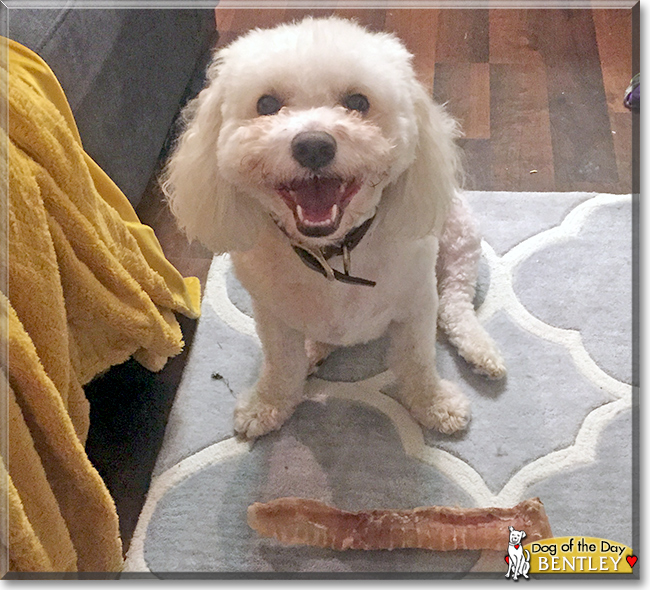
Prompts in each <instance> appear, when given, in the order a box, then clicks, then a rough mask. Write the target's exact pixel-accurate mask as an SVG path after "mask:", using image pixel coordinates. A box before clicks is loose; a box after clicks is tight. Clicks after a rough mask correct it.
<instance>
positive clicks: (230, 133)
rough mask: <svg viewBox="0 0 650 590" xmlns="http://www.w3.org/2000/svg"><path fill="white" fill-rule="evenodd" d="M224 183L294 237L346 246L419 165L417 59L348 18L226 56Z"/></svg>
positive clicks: (263, 36)
mask: <svg viewBox="0 0 650 590" xmlns="http://www.w3.org/2000/svg"><path fill="white" fill-rule="evenodd" d="M216 64H217V65H216V66H215V69H216V70H217V71H218V84H219V86H220V89H221V93H222V95H221V117H222V119H223V122H222V125H221V128H220V131H219V135H218V138H217V143H216V152H217V158H216V160H217V162H218V166H219V172H220V174H221V176H222V177H223V178H224V179H225V180H226V181H227V182H229V183H231V184H232V185H233V186H234V187H236V189H238V190H239V191H241V192H243V193H247V194H248V195H252V196H253V197H254V198H256V199H257V200H258V201H259V203H260V204H261V206H262V208H263V209H264V210H265V211H267V212H268V213H269V214H270V215H271V217H272V218H273V219H274V220H275V221H276V222H277V223H278V224H279V225H281V227H282V228H283V229H284V230H285V232H286V233H288V234H289V235H290V236H291V237H292V238H294V239H296V240H299V241H301V242H309V241H312V242H315V243H321V244H322V243H324V242H327V241H336V240H338V239H340V238H341V237H342V236H344V235H345V234H346V233H347V232H348V231H349V230H350V229H351V228H353V227H355V226H357V225H359V224H360V223H361V222H362V221H364V220H365V219H367V218H369V217H371V216H372V215H373V214H374V212H375V210H376V208H377V205H378V203H379V200H380V198H381V194H382V190H383V189H384V187H385V186H386V185H387V184H388V183H390V182H393V181H394V180H395V179H396V178H397V177H398V176H399V175H400V174H401V173H402V172H403V171H404V170H405V169H406V168H407V167H408V166H409V164H410V163H411V161H412V160H413V158H414V150H415V144H416V142H417V125H416V123H415V119H416V118H415V114H414V99H413V96H412V92H411V86H412V84H411V78H412V77H413V72H412V70H411V67H410V55H409V54H408V52H407V51H406V50H405V49H404V47H403V46H402V45H401V44H400V43H399V42H398V41H397V40H396V39H394V38H393V37H390V36H388V35H377V34H371V33H368V32H367V31H365V30H364V29H361V28H360V27H358V26H357V25H355V24H353V23H351V22H348V21H344V20H338V19H329V20H312V19H307V20H305V21H303V22H302V23H300V24H297V25H284V26H281V27H279V28H276V29H272V30H265V31H253V32H252V33H249V34H248V35H246V36H245V37H243V38H241V39H239V40H238V41H236V42H235V43H233V44H232V45H231V46H230V47H228V48H227V49H225V50H224V51H222V52H221V54H220V55H219V56H218V59H217V62H216Z"/></svg>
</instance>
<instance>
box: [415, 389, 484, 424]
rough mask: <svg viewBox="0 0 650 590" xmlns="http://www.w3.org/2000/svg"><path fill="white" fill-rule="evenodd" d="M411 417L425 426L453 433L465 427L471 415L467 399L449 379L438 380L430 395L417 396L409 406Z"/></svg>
mask: <svg viewBox="0 0 650 590" xmlns="http://www.w3.org/2000/svg"><path fill="white" fill-rule="evenodd" d="M409 411H410V412H411V414H412V415H413V417H414V418H415V419H416V420H417V421H418V422H419V423H420V424H422V425H423V426H425V427H426V428H435V429H436V430H439V431H440V432H442V433H444V434H453V433H454V432H458V431H459V430H463V429H464V428H466V427H467V424H468V423H469V419H470V416H471V412H470V406H469V400H468V399H467V397H465V394H464V393H463V392H462V391H461V390H460V388H459V387H458V386H457V385H455V384H454V383H452V382H451V381H446V380H444V379H443V380H440V381H439V382H438V384H437V387H436V389H435V391H434V393H433V395H432V396H430V397H426V398H425V397H419V398H417V399H416V400H415V401H414V402H413V403H411V405H410V407H409Z"/></svg>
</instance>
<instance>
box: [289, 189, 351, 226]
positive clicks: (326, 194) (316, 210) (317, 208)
mask: <svg viewBox="0 0 650 590" xmlns="http://www.w3.org/2000/svg"><path fill="white" fill-rule="evenodd" d="M340 189H341V182H340V181H338V180H334V179H331V178H314V179H312V180H306V181H304V182H301V183H299V184H298V185H296V186H295V189H294V190H295V193H294V195H295V196H294V198H295V201H296V204H297V205H300V207H301V209H302V215H303V216H304V217H305V218H306V219H308V220H309V221H313V222H319V221H325V220H327V219H329V218H330V217H331V215H332V207H333V206H334V205H337V204H338V203H339V198H340V196H341V190H340Z"/></svg>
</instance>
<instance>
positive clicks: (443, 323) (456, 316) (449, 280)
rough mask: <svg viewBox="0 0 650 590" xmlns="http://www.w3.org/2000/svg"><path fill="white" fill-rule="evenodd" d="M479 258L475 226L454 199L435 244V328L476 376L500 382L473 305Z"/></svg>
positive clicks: (493, 350)
mask: <svg viewBox="0 0 650 590" xmlns="http://www.w3.org/2000/svg"><path fill="white" fill-rule="evenodd" d="M480 258H481V237H480V234H479V230H478V226H477V224H476V222H475V221H474V219H473V217H472V214H471V212H470V211H469V209H468V207H467V205H466V204H465V201H464V199H463V198H462V196H460V195H458V196H457V197H456V199H455V200H454V203H453V206H452V209H451V211H450V213H449V216H448V218H447V220H446V222H445V226H444V228H443V234H442V236H441V238H440V243H439V254H438V262H437V276H438V294H439V308H438V325H439V326H440V328H441V329H442V330H443V331H444V332H445V334H447V337H448V338H449V341H450V342H451V343H452V344H453V345H454V346H455V347H456V348H457V349H458V353H459V354H460V356H462V357H463V358H464V359H465V360H466V361H467V362H469V363H470V364H472V365H473V366H474V370H475V371H476V372H477V373H481V374H483V375H487V376H488V377H491V378H493V379H500V378H502V377H504V376H505V374H506V368H505V364H504V362H503V358H502V356H501V353H500V352H499V349H498V348H497V346H496V344H495V343H494V341H493V340H492V338H491V337H490V335H489V334H488V333H487V332H486V331H485V328H483V326H482V325H481V324H480V322H479V321H478V318H477V317H476V312H475V310H474V305H473V299H474V294H475V289H476V280H477V278H478V263H479V260H480Z"/></svg>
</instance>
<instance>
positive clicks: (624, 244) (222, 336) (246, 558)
mask: <svg viewBox="0 0 650 590" xmlns="http://www.w3.org/2000/svg"><path fill="white" fill-rule="evenodd" d="M468 199H469V203H470V205H471V206H472V208H473V210H474V211H475V214H476V216H477V217H478V219H479V221H480V223H481V227H482V231H483V236H484V245H483V252H484V256H483V261H482V272H481V278H480V285H479V292H478V294H477V305H478V314H479V317H480V319H481V321H482V322H483V323H484V325H485V326H486V327H487V329H488V331H489V332H490V333H491V334H492V336H493V337H494V338H495V340H496V341H497V342H498V344H499V346H500V347H501V350H502V352H503V354H504V356H505V359H506V363H507V366H508V371H509V372H508V376H507V378H506V379H505V380H504V381H502V382H492V381H487V380H485V379H483V378H481V377H479V376H477V375H475V374H473V373H472V372H471V370H470V369H469V368H468V366H467V365H466V364H465V363H464V361H463V360H462V359H460V358H459V357H458V356H457V355H456V353H455V352H454V351H453V349H451V348H450V347H448V346H447V345H446V344H445V343H444V342H440V343H439V344H438V347H439V351H438V352H439V355H438V356H439V360H438V365H439V369H440V372H441V374H442V376H443V377H445V378H448V379H453V380H454V381H456V382H458V383H460V384H461V387H462V388H463V389H464V390H465V391H466V392H467V394H468V396H469V397H470V399H471V402H472V421H471V423H470V426H469V429H468V430H467V431H466V432H465V433H463V434H460V435H455V436H445V435H442V434H439V433H435V432H427V431H423V430H422V429H421V428H420V427H419V426H418V424H417V423H415V422H414V421H413V420H412V419H411V417H410V415H409V414H408V413H407V412H406V411H405V410H404V409H403V408H402V407H401V406H400V405H399V404H397V403H396V402H395V401H394V400H393V399H392V398H391V397H390V395H387V394H386V393H385V392H388V393H390V388H391V375H390V373H389V372H388V371H385V364H384V354H385V349H386V343H385V342H384V340H382V339H380V340H378V341H376V342H373V343H370V344H368V345H365V346H359V347H354V348H351V349H341V350H338V351H336V352H335V353H334V354H333V355H332V356H331V357H330V358H329V359H328V360H327V361H326V362H325V364H324V365H323V366H322V367H321V368H320V370H319V372H318V375H317V377H313V378H311V379H310V381H309V386H308V390H309V399H308V400H307V401H305V402H304V403H303V404H301V405H300V406H299V408H298V409H297V411H296V412H295V414H294V416H293V417H292V418H291V419H290V420H289V421H288V423H287V424H286V425H285V426H283V428H282V429H281V430H280V431H278V432H275V433H272V434H270V435H267V436H265V437H262V438H261V439H259V440H258V441H256V442H255V443H254V444H253V445H250V444H249V443H244V442H238V441H237V440H236V439H235V438H233V427H232V411H233V407H234V403H235V396H236V395H237V394H238V393H240V392H241V391H242V390H244V389H246V388H248V387H250V386H251V385H252V384H253V383H254V382H255V380H256V376H257V373H258V370H259V367H260V363H261V351H260V347H259V343H258V339H257V336H256V334H255V328H254V324H253V321H252V319H251V317H250V302H249V300H248V297H247V294H246V293H245V291H244V290H243V289H242V288H241V286H240V285H239V284H238V282H237V280H236V279H235V278H234V276H233V275H232V272H231V268H230V263H229V259H228V257H227V256H226V257H218V258H215V260H214V262H213V264H212V267H211V270H210V274H209V278H208V282H207V287H206V291H205V296H204V301H203V315H202V317H201V319H200V321H199V325H198V327H197V333H196V336H195V340H194V343H193V346H192V351H191V354H190V358H189V360H188V363H187V368H186V370H185V373H184V375H183V380H182V382H181V385H180V388H179V391H178V394H177V397H176V400H175V403H174V407H173V409H172V412H171V416H170V419H169V423H168V426H167V431H166V436H165V441H164V445H163V448H162V451H161V453H160V455H159V457H158V462H157V465H156V469H155V472H154V476H153V480H152V482H151V488H150V491H149V494H148V497H147V501H146V504H145V506H144V509H143V512H142V514H141V517H140V520H139V523H138V526H137V529H136V532H135V535H134V538H133V541H132V543H131V547H130V550H129V553H128V556H127V564H126V571H129V572H153V573H155V574H156V575H163V574H164V573H167V574H171V575H172V576H173V575H175V574H181V573H192V572H194V573H201V574H205V575H216V576H219V575H227V574H232V573H237V572H238V573H241V574H242V575H243V576H246V575H249V576H250V575H283V576H288V575H290V574H299V573H302V574H308V575H314V576H318V575H322V574H336V573H338V574H340V575H342V576H343V577H345V576H346V575H359V574H371V573H372V574H381V573H384V574H387V573H393V574H402V575H405V576H407V575H413V574H421V575H422V574H423V575H426V576H430V577H439V576H442V575H449V574H450V573H459V572H460V573H462V572H468V571H470V570H472V569H474V571H479V572H480V571H482V570H481V567H483V566H482V564H483V561H481V562H479V563H478V564H477V561H478V559H479V557H480V555H479V553H478V552H470V551H467V552H462V551H457V552H447V553H444V552H428V551H423V550H395V551H392V552H385V551H367V552H362V551H348V552H334V551H329V550H326V549H318V548H313V547H287V546H283V545H281V544H280V543H278V542H276V541H275V540H272V539H262V538H259V537H258V536H257V534H256V533H255V532H254V531H253V530H251V529H250V528H249V527H248V526H247V524H246V509H247V507H248V505H249V504H251V503H252V502H255V501H268V500H270V499H273V498H277V497H281V496H301V497H308V498H316V499H320V500H323V501H326V502H328V503H330V504H333V505H335V506H337V507H339V508H342V509H346V510H368V509H373V508H414V507H416V506H424V505H432V504H436V505H460V506H466V507H471V506H481V507H486V506H512V505H515V504H517V503H518V502H519V501H521V500H523V499H526V498H529V497H533V496H539V497H540V498H541V500H542V501H543V502H544V505H545V507H546V511H547V514H548V517H549V520H550V523H551V527H552V530H553V533H554V535H555V536H557V537H559V536H568V535H581V536H592V537H600V538H604V539H611V540H614V541H617V542H619V543H622V544H625V545H627V546H630V547H632V548H633V549H634V547H635V544H636V543H638V526H637V524H636V521H637V520H638V513H635V511H634V510H633V508H634V507H635V506H636V502H634V499H633V482H634V481H638V480H635V477H636V475H637V474H634V473H633V468H632V452H633V448H634V445H636V444H638V436H635V433H633V411H634V412H637V411H638V407H637V406H636V403H635V400H636V398H635V395H634V392H633V387H632V354H633V353H632V322H633V318H632V295H633V293H632V290H633V286H632V237H631V231H632V202H631V198H630V196H629V195H606V194H586V193H523V194H522V193H519V194H516V193H481V192H475V193H468ZM505 549H506V548H505V547H504V553H505ZM499 567H501V568H503V573H505V567H506V566H505V563H501V564H500V566H499Z"/></svg>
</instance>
